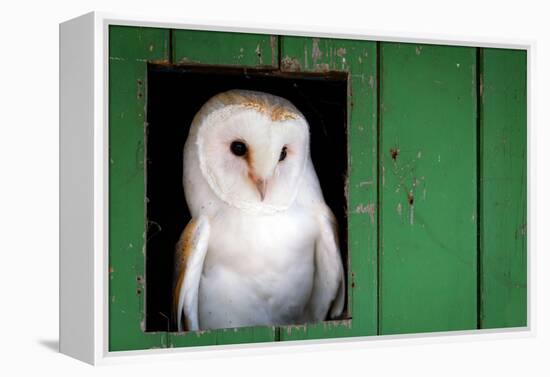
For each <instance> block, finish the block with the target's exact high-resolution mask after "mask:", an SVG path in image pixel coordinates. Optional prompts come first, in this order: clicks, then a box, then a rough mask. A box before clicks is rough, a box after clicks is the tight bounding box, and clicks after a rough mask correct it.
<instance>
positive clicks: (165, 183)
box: [145, 64, 349, 331]
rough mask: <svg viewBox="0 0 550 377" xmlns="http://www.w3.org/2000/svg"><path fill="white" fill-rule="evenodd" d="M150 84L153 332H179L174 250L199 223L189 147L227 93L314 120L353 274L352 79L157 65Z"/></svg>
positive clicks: (149, 306)
mask: <svg viewBox="0 0 550 377" xmlns="http://www.w3.org/2000/svg"><path fill="white" fill-rule="evenodd" d="M147 83H148V91H147V123H148V126H147V135H146V144H147V145H146V151H147V156H146V157H147V158H146V160H147V170H146V198H147V200H146V205H147V243H146V272H145V273H146V278H145V280H146V281H145V284H146V286H145V288H146V291H145V297H146V305H145V306H146V307H145V314H146V315H145V317H146V326H145V327H146V331H175V327H174V322H175V321H173V319H172V318H171V316H172V315H171V313H172V280H173V277H172V272H173V271H172V270H173V262H174V260H173V258H174V250H175V245H176V242H177V241H178V238H179V236H180V233H181V232H182V231H183V229H184V227H185V225H186V224H187V223H188V221H189V220H190V218H191V216H190V213H189V209H188V208H187V205H186V202H185V197H184V193H183V187H182V171H183V145H184V143H185V140H186V138H187V133H188V131H189V127H190V125H191V121H192V119H193V116H194V115H195V114H196V113H197V111H198V110H199V109H200V107H201V106H202V105H203V104H204V103H205V102H206V101H207V100H208V99H209V98H210V97H212V96H214V95H215V94H217V93H220V92H223V91H226V90H230V89H250V90H257V91H262V92H267V93H272V94H275V95H278V96H281V97H284V98H286V99H288V100H289V101H291V102H292V103H293V104H294V105H295V106H296V107H297V108H298V109H299V110H300V111H301V112H302V113H303V114H304V115H305V117H306V118H307V120H308V122H309V126H310V133H311V141H310V142H311V155H312V159H313V163H314V165H315V170H316V172H317V175H318V177H319V180H320V183H321V187H322V189H323V194H324V197H325V201H326V202H327V204H328V205H329V207H330V208H331V209H332V211H333V212H334V214H335V216H336V218H337V220H338V224H339V234H340V248H341V252H342V261H343V263H344V268H345V270H346V276H347V275H348V274H347V272H348V268H349V266H348V265H347V264H348V248H347V216H346V212H347V207H346V206H347V200H346V187H345V186H346V180H347V173H348V172H347V166H348V161H347V159H348V158H347V156H348V153H347V74H346V73H340V72H328V73H322V74H311V73H282V72H280V71H274V70H251V69H244V68H223V67H222V68H220V67H217V66H216V67H206V66H187V65H185V66H178V65H165V64H162V65H160V64H149V66H148V77H147ZM346 287H347V284H346ZM347 296H349V294H348V295H347ZM346 301H347V300H346ZM347 307H348V304H347V302H346V305H345V309H344V315H343V318H349V313H348V311H347Z"/></svg>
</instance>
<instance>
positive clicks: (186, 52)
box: [109, 26, 527, 351]
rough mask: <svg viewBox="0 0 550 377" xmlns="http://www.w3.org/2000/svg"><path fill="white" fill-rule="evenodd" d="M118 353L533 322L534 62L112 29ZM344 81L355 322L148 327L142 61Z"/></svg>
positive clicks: (439, 49)
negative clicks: (530, 145)
mask: <svg viewBox="0 0 550 377" xmlns="http://www.w3.org/2000/svg"><path fill="white" fill-rule="evenodd" d="M109 34H110V35H109V349H110V350H111V351H118V350H132V349H145V348H159V347H187V346H198V345H214V344H231V343H252V342H266V341H285V340H296V339H319V338H331V337H349V336H365V335H379V334H398V333H415V332H426V331H449V330H459V329H476V328H498V327H518V326H525V325H526V324H527V264H526V260H527V256H526V253H527V247H526V245H527V241H526V240H527V238H526V237H527V235H526V229H527V225H526V217H527V210H526V208H527V198H526V189H527V187H526V185H527V180H526V172H527V165H526V104H527V102H526V53H525V51H519V50H497V49H480V48H463V47H450V46H436V45H416V44H401V43H385V42H372V41H356V40H340V39H324V38H307V37H289V36H271V35H261V34H239V33H222V32H205V31H190V30H168V29H154V28H139V27H128V26H111V27H110V31H109ZM148 62H155V63H160V64H165V65H171V64H184V65H185V64H194V65H197V64H198V65H205V64H206V65H219V66H226V67H227V66H230V67H247V68H248V69H254V68H262V69H267V70H273V71H281V72H283V73H284V72H294V73H296V72H317V73H324V72H329V71H340V72H345V73H346V74H347V79H348V96H347V109H348V111H347V114H348V119H347V125H345V124H344V125H336V126H338V127H342V132H347V139H348V180H347V188H346V189H347V208H348V210H347V221H348V249H349V250H348V261H347V263H348V287H347V288H348V313H349V318H347V319H345V320H341V321H332V322H325V323H322V324H314V325H308V326H289V327H282V328H277V327H254V328H240V329H231V330H217V331H204V332H196V333H184V334H176V333H171V332H164V331H163V332H149V331H146V329H145V322H144V318H145V313H144V310H145V305H144V302H145V301H144V300H145V298H144V296H145V295H146V294H147V292H145V279H146V276H145V253H146V240H145V235H146V227H147V224H146V221H145V219H146V206H145V200H144V198H145V179H146V172H145V163H144V161H145V157H146V156H145V154H146V151H145V135H146V129H147V124H146V114H145V109H146V103H147V98H146V97H147V84H148V83H147V63H148Z"/></svg>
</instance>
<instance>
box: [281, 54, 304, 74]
mask: <svg viewBox="0 0 550 377" xmlns="http://www.w3.org/2000/svg"><path fill="white" fill-rule="evenodd" d="M281 69H282V70H283V71H287V72H300V71H301V70H302V67H301V65H300V61H299V60H298V59H295V58H291V57H290V56H285V57H284V58H283V59H282V60H281Z"/></svg>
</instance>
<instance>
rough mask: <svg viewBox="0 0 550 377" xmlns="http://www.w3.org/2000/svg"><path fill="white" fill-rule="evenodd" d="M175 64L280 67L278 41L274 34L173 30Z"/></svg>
mask: <svg viewBox="0 0 550 377" xmlns="http://www.w3.org/2000/svg"><path fill="white" fill-rule="evenodd" d="M172 43H173V45H172V49H173V55H174V56H173V61H174V63H195V64H209V65H212V64H219V65H236V66H240V67H243V66H245V67H277V65H278V41H277V37H276V36H273V35H264V34H247V33H228V32H213V31H201V30H174V31H173V36H172Z"/></svg>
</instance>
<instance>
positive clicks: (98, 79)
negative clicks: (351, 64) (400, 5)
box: [60, 12, 536, 364]
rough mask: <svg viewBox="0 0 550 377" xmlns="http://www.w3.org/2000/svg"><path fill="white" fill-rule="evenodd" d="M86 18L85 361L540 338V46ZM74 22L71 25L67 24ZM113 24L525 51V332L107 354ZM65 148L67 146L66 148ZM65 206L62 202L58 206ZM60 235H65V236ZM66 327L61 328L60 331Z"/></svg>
mask: <svg viewBox="0 0 550 377" xmlns="http://www.w3.org/2000/svg"><path fill="white" fill-rule="evenodd" d="M82 17H92V18H93V25H94V31H93V34H94V42H93V51H94V54H93V56H94V67H93V75H94V77H93V78H92V79H93V88H94V95H93V98H94V109H93V117H94V119H93V127H94V130H93V135H94V137H93V144H94V145H93V153H94V156H93V173H92V174H93V182H94V185H93V224H94V227H93V240H94V245H93V253H94V255H93V282H90V283H91V285H92V286H93V292H94V293H93V305H94V311H93V312H94V320H93V324H94V329H93V336H94V339H93V340H92V342H93V350H94V355H93V360H83V361H87V362H91V363H93V364H112V363H120V362H145V361H152V360H153V359H154V360H158V359H164V358H170V359H173V358H177V359H182V358H193V359H195V358H205V357H223V356H244V355H251V356H253V355H262V354H273V353H277V354H284V353H290V352H295V351H296V350H297V348H299V350H303V351H315V350H327V349H334V350H336V349H352V348H358V347H359V348H364V347H378V346H393V345H395V346H398V345H414V344H426V343H432V344H433V343H448V342H457V341H477V340H496V339H507V338H524V337H533V336H535V335H536V326H535V324H536V322H535V315H534V313H535V310H534V309H535V305H534V304H535V303H534V300H533V297H534V292H535V288H536V287H535V281H536V276H534V275H535V270H534V269H533V268H532V266H533V263H534V262H535V255H534V250H533V244H532V242H531V239H532V237H534V228H535V227H534V226H533V222H534V218H535V216H534V210H535V209H534V208H533V207H532V206H531V203H532V200H533V199H534V198H535V194H536V193H535V192H534V189H533V186H532V183H533V179H532V178H533V168H532V165H531V162H532V161H533V160H532V156H533V153H535V151H534V150H533V147H534V143H532V140H533V139H532V138H533V137H534V135H533V128H532V124H531V122H532V114H533V113H532V111H533V100H532V97H531V93H532V89H533V88H532V84H533V73H534V72H535V69H534V59H533V56H534V54H535V50H536V46H535V42H534V41H533V40H517V39H505V38H501V39H499V40H498V41H496V40H495V39H493V38H491V39H487V38H483V37H479V38H478V37H468V36H461V37H456V38H455V37H451V36H448V35H443V34H436V33H430V34H427V33H417V32H411V33H407V34H406V35H405V34H404V33H397V32H396V33H391V32H390V33H388V32H387V31H384V32H382V31H373V30H367V29H364V30H363V29H361V30H357V29H344V28H334V29H332V30H331V31H330V32H326V31H324V30H322V29H321V28H320V27H312V26H309V25H308V26H305V25H304V26H299V27H298V26H290V25H262V26H261V27H260V26H259V25H257V24H254V23H252V22H246V23H242V24H241V23H239V24H236V23H230V22H225V21H223V22H222V21H221V22H215V23H210V22H196V21H195V20H185V19H175V18H168V17H166V18H164V17H158V16H152V17H149V16H138V15H130V14H118V13H116V14H115V13H105V12H91V13H88V14H87V15H84V16H82ZM67 22H69V21H67ZM110 25H128V26H143V27H159V28H176V29H194V30H212V31H232V32H253V33H259V34H279V35H296V36H310V37H321V38H322V37H331V38H343V39H356V40H375V41H394V42H395V41H398V42H407V43H427V44H444V45H460V46H475V47H489V48H510V49H523V50H526V51H527V149H528V153H527V168H528V174H527V185H528V187H527V218H528V225H527V227H528V240H527V273H528V275H527V276H528V293H527V326H526V327H521V328H501V329H491V330H468V331H454V332H438V333H421V334H404V335H382V336H371V337H351V338H340V339H322V340H306V341H288V342H278V343H277V342H274V343H265V344H244V345H228V346H227V345H226V346H209V347H187V348H181V347H180V348H169V349H155V350H139V351H117V352H109V351H108V339H109V336H108V334H109V327H108V326H109V321H108V228H109V218H108V213H109V208H108V176H109V170H108V169H109V166H108V145H109V144H108V143H109V140H108V111H109V109H108V82H109V77H108V30H109V26H110ZM60 147H61V148H62V147H63V146H60ZM62 200H66V199H63V198H60V201H62ZM67 231H68V230H67V229H61V232H67ZM61 325H62V324H60V328H61V327H62V326H61Z"/></svg>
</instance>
